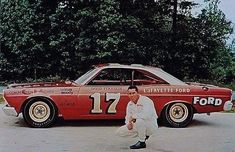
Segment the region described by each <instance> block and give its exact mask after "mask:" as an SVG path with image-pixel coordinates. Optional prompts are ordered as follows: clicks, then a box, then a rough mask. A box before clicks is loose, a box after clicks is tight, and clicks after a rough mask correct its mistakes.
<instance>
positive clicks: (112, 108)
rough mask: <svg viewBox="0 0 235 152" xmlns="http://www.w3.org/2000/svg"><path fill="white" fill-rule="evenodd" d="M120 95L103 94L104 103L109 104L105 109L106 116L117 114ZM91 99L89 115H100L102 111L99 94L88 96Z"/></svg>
mask: <svg viewBox="0 0 235 152" xmlns="http://www.w3.org/2000/svg"><path fill="white" fill-rule="evenodd" d="M120 96H121V95H120V93H106V94H105V102H110V104H109V106H108V107H107V109H106V110H107V111H106V113H108V114H115V113H117V110H116V107H117V104H118V102H119V100H120ZM90 98H91V99H92V103H93V105H92V109H91V113H102V112H103V110H102V109H101V94H100V93H94V94H92V95H90Z"/></svg>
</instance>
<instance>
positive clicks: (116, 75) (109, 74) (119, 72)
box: [88, 68, 131, 85]
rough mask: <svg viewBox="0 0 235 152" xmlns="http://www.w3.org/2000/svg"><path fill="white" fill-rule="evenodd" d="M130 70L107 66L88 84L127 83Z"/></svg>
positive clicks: (129, 77) (129, 81) (129, 82)
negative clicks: (107, 67)
mask: <svg viewBox="0 0 235 152" xmlns="http://www.w3.org/2000/svg"><path fill="white" fill-rule="evenodd" d="M129 84H131V71H130V70H128V69H121V68H109V69H103V70H102V71H100V72H99V73H98V74H97V75H96V76H95V78H93V79H92V80H91V81H90V82H89V83H88V85H129Z"/></svg>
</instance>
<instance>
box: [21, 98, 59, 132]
mask: <svg viewBox="0 0 235 152" xmlns="http://www.w3.org/2000/svg"><path fill="white" fill-rule="evenodd" d="M57 116H58V112H57V108H56V106H55V105H54V104H53V103H52V102H51V101H50V100H49V99H47V98H43V97H37V98H32V99H30V100H29V101H28V102H27V103H26V105H25V106H24V108H23V117H24V120H25V122H26V123H27V124H28V125H29V126H30V127H34V128H45V127H50V126H51V125H53V124H54V123H55V121H56V119H57Z"/></svg>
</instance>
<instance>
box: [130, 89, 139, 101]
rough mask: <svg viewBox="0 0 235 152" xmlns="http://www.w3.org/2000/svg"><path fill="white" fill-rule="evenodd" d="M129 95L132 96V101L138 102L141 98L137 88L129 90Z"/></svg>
mask: <svg viewBox="0 0 235 152" xmlns="http://www.w3.org/2000/svg"><path fill="white" fill-rule="evenodd" d="M127 94H128V97H129V98H130V100H131V101H133V102H134V103H136V102H137V101H138V99H139V94H138V92H137V91H136V90H135V89H129V90H128V91H127Z"/></svg>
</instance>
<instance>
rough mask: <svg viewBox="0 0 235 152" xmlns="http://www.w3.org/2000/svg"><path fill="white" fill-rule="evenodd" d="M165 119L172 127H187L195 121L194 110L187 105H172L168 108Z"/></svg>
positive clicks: (165, 111)
mask: <svg viewBox="0 0 235 152" xmlns="http://www.w3.org/2000/svg"><path fill="white" fill-rule="evenodd" d="M164 117H165V121H166V122H167V124H169V125H170V126H171V127H175V128H182V127H186V126H187V125H188V124H189V123H190V122H191V121H192V119H193V108H192V106H191V105H189V104H186V103H171V104H168V105H167V106H166V108H165V110H164Z"/></svg>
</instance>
